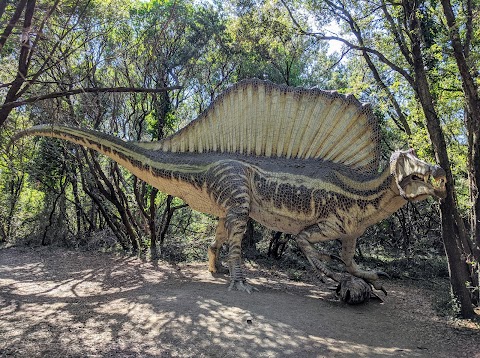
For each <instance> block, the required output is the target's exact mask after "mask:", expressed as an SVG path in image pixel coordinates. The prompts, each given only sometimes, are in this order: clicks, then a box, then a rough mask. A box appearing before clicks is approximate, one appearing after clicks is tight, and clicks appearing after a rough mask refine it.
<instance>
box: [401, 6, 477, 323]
mask: <svg viewBox="0 0 480 358" xmlns="http://www.w3.org/2000/svg"><path fill="white" fill-rule="evenodd" d="M409 4H410V3H409V2H408V1H407V2H404V9H405V17H406V19H408V21H409V29H410V31H411V40H412V56H413V70H414V75H415V83H416V88H415V90H416V93H417V96H418V98H419V100H420V103H421V105H422V108H423V112H424V113H425V118H426V122H427V129H428V133H429V136H430V140H431V141H432V144H433V148H434V151H435V155H436V157H437V161H438V163H439V164H440V166H441V167H442V168H443V169H445V172H446V174H447V184H446V186H447V197H446V198H445V200H442V202H441V203H440V210H441V214H442V236H443V242H444V246H445V252H446V254H447V259H448V266H449V270H450V282H451V285H452V290H453V294H454V296H455V297H456V299H457V300H458V302H459V304H460V310H461V314H462V316H463V317H464V318H472V317H474V316H475V312H474V310H473V305H472V300H471V297H470V291H469V290H468V288H467V286H466V285H465V282H469V281H470V275H469V272H468V267H467V264H466V262H465V260H464V259H462V253H461V252H460V249H459V248H460V247H461V245H462V243H461V239H460V237H459V236H458V235H459V234H460V233H461V229H459V227H458V225H457V222H456V218H459V217H460V216H459V215H458V213H457V212H456V211H457V210H458V209H457V205H456V200H455V189H454V186H453V175H452V171H451V169H450V160H449V158H448V154H447V146H446V143H445V138H444V136H443V131H442V128H441V126H440V120H439V118H438V115H437V113H436V110H435V107H434V104H433V98H432V95H431V92H430V89H429V84H428V80H427V74H426V71H425V65H424V63H423V57H422V50H421V40H420V36H421V35H420V34H421V31H420V30H421V28H420V23H419V21H418V19H417V12H416V10H417V9H415V8H413V9H412V8H409Z"/></svg>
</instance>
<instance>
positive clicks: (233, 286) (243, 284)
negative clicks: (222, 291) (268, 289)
mask: <svg viewBox="0 0 480 358" xmlns="http://www.w3.org/2000/svg"><path fill="white" fill-rule="evenodd" d="M228 290H229V291H234V290H235V291H244V292H247V293H252V292H254V291H258V288H256V287H254V286H252V285H250V284H249V283H247V281H245V280H232V281H231V282H230V285H229V286H228Z"/></svg>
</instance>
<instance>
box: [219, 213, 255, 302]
mask: <svg viewBox="0 0 480 358" xmlns="http://www.w3.org/2000/svg"><path fill="white" fill-rule="evenodd" d="M248 212H249V208H248V207H247V206H245V205H242V206H237V207H235V208H233V209H230V210H229V211H228V213H227V218H226V220H225V227H226V229H227V233H228V244H229V253H228V268H229V271H230V286H229V287H228V289H229V290H239V291H246V292H248V293H251V292H252V291H253V290H255V288H254V287H253V286H251V285H250V284H248V283H247V282H246V278H245V272H244V268H243V262H242V252H241V251H242V239H243V236H244V234H245V230H246V228H247V221H248Z"/></svg>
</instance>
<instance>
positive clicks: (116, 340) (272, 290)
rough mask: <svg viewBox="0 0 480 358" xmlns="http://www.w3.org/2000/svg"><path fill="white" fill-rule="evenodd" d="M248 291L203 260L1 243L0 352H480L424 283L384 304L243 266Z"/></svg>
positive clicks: (479, 343)
mask: <svg viewBox="0 0 480 358" xmlns="http://www.w3.org/2000/svg"><path fill="white" fill-rule="evenodd" d="M249 277H251V279H250V282H251V283H253V284H254V285H255V286H256V287H257V288H258V289H259V291H258V292H255V293H253V294H251V295H249V294H247V293H242V292H228V291H227V282H228V278H227V277H226V276H222V275H220V276H217V277H213V276H211V275H210V274H209V273H208V272H207V265H206V263H202V264H200V263H199V264H190V265H189V264H184V265H178V266H177V265H172V264H168V263H165V262H159V263H158V265H153V264H152V263H149V262H144V261H141V260H139V259H137V258H131V257H127V258H126V257H117V256H114V255H111V254H101V253H93V252H79V251H69V250H66V249H60V248H56V249H52V248H35V249H32V248H8V249H0V357H292V356H293V357H299V358H300V357H480V330H479V329H478V326H476V325H474V324H470V325H465V324H463V325H458V324H455V323H454V322H453V321H449V320H447V319H445V318H442V317H438V316H436V314H435V312H434V311H433V310H432V309H431V307H430V301H431V300H430V299H429V297H428V296H429V295H431V294H432V293H431V292H428V291H424V290H422V289H419V288H415V287H413V286H410V285H407V284H400V283H398V282H387V285H386V286H387V287H388V288H389V296H388V297H387V299H386V300H385V302H384V303H382V304H380V303H378V302H370V303H369V304H367V305H360V306H348V305H345V304H343V303H341V302H339V301H338V300H336V299H335V298H334V297H333V295H332V293H331V291H329V290H328V289H326V288H322V287H319V286H316V285H313V284H308V283H303V284H302V283H299V282H294V281H289V280H288V279H286V278H285V277H284V276H283V275H281V274H279V273H275V272H261V271H260V270H258V269H255V268H254V267H250V268H249Z"/></svg>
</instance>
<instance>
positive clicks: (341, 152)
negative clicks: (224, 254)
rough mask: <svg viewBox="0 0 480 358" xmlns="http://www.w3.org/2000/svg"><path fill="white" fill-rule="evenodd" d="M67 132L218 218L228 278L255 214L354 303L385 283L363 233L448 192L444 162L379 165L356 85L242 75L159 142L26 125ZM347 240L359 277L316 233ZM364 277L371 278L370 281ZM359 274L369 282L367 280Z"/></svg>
mask: <svg viewBox="0 0 480 358" xmlns="http://www.w3.org/2000/svg"><path fill="white" fill-rule="evenodd" d="M25 135H39V136H48V137H56V138H61V139H65V140H68V141H71V142H74V143H77V144H80V145H83V146H86V147H88V148H92V149H94V150H96V151H99V152H101V153H103V154H105V155H106V156H108V157H110V158H112V159H113V160H115V161H117V162H118V163H119V164H121V165H123V166H124V167H125V168H126V169H128V170H129V171H131V172H132V173H133V174H134V175H136V176H137V177H139V178H141V179H142V180H144V181H146V182H147V183H149V184H151V185H152V186H154V187H156V188H158V189H159V190H161V191H163V192H166V193H169V194H171V195H174V196H177V197H180V198H182V199H183V200H184V201H185V202H187V203H188V204H189V205H190V206H191V207H192V208H193V209H195V210H198V211H201V212H204V213H209V214H212V215H215V216H217V217H219V222H218V226H217V231H216V237H215V242H214V243H213V244H212V245H211V247H210V248H209V269H210V271H212V272H215V271H216V270H217V267H218V251H219V249H220V247H221V245H222V244H223V243H224V242H228V245H229V257H228V266H229V271H230V280H231V283H230V286H229V289H238V290H244V291H247V292H249V293H250V292H251V291H252V286H251V285H249V284H248V283H247V282H246V279H245V274H244V270H243V268H242V259H241V241H242V238H243V234H244V231H245V228H246V224H247V220H248V219H249V217H250V218H253V219H254V220H256V221H257V222H259V223H260V224H263V225H264V226H266V227H268V228H270V229H272V230H276V231H282V232H285V233H290V234H293V235H295V237H296V242H297V243H298V245H299V247H300V248H301V250H302V251H303V253H304V254H305V255H306V257H307V259H308V260H309V262H310V264H311V265H312V267H313V268H314V269H315V271H316V272H317V273H319V274H320V275H322V276H327V277H330V278H331V279H333V280H335V281H337V282H341V283H343V284H344V286H345V287H343V288H341V289H340V292H341V293H342V296H343V298H344V299H345V300H347V301H349V302H351V303H356V302H361V301H364V300H365V299H366V298H367V296H368V295H369V289H370V286H369V285H368V284H366V282H368V283H369V284H371V285H372V286H373V287H374V288H376V289H381V290H383V287H382V285H381V284H380V281H379V274H381V273H379V272H374V271H367V270H363V269H360V268H359V267H358V266H357V264H356V263H355V261H354V258H353V257H354V251H355V245H356V240H357V237H359V236H360V235H361V234H362V233H363V232H364V231H365V229H366V228H367V227H369V226H370V225H372V224H375V223H377V222H379V221H380V220H382V219H384V218H386V217H388V216H389V215H391V214H392V213H394V212H395V211H397V210H398V209H399V208H400V207H402V206H403V205H404V204H405V203H406V202H407V201H413V200H423V199H425V198H427V197H430V196H433V197H437V198H444V197H445V195H446V191H445V172H444V170H443V169H442V168H440V167H438V166H435V165H430V164H428V163H426V162H424V161H422V160H420V159H418V158H417V156H416V155H415V152H414V151H413V150H409V151H397V152H395V153H393V155H392V156H391V162H390V166H387V167H386V168H385V169H383V171H381V172H379V166H380V163H379V162H380V143H379V142H380V138H379V137H380V136H379V127H378V123H377V121H376V119H375V117H374V116H373V114H372V111H371V109H370V107H369V106H368V105H362V104H361V103H360V102H358V101H357V100H356V99H355V98H354V97H353V96H344V95H341V94H338V93H336V92H327V91H322V90H319V89H304V88H293V87H287V86H279V85H275V84H272V83H270V82H265V81H260V80H245V81H242V82H239V83H237V84H235V85H233V86H232V87H231V88H229V89H228V90H227V91H225V92H224V93H223V94H222V95H220V96H219V97H218V98H217V99H216V100H215V101H214V102H213V103H212V104H211V106H210V107H209V108H208V109H207V110H206V111H205V112H204V113H203V114H202V115H200V116H199V118H197V119H196V120H194V121H192V122H191V123H190V124H189V125H187V126H186V127H185V128H183V129H182V130H180V131H179V132H177V133H175V134H173V135H172V136H170V137H168V138H166V139H163V140H160V141H158V142H149V143H146V142H125V141H123V140H121V139H118V138H116V137H113V136H110V135H107V134H103V133H100V132H97V131H92V130H88V129H79V128H71V127H66V126H60V125H39V126H34V127H32V128H30V129H27V130H25V131H23V132H20V133H18V134H17V135H16V136H15V137H14V138H13V140H17V139H19V138H20V137H23V136H25ZM332 239H338V240H340V241H341V243H342V250H341V260H342V261H343V263H344V265H345V267H346V269H347V271H348V272H349V273H350V274H351V275H353V276H355V277H357V278H360V279H362V280H360V281H358V280H357V281H355V280H353V281H350V282H353V284H349V283H348V282H349V281H348V280H345V279H344V277H345V276H344V275H342V274H339V273H335V272H333V271H331V270H330V269H328V268H327V266H326V265H325V264H324V262H323V261H324V260H325V259H327V260H328V259H329V257H328V256H327V255H323V254H320V253H319V252H318V251H317V250H315V248H314V247H313V246H312V244H314V243H318V242H322V241H326V240H332ZM363 280H364V281H363ZM359 282H360V284H359Z"/></svg>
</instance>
